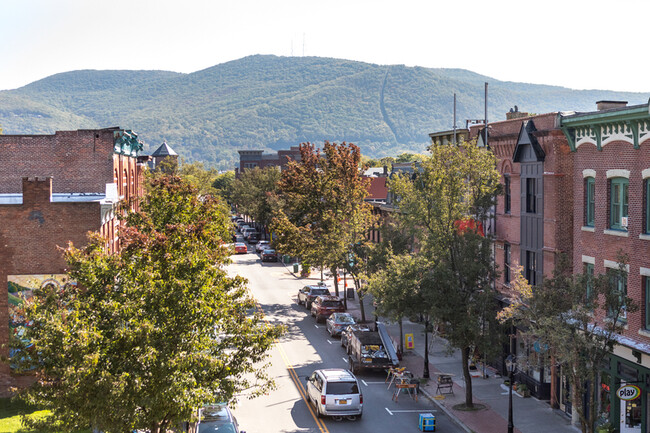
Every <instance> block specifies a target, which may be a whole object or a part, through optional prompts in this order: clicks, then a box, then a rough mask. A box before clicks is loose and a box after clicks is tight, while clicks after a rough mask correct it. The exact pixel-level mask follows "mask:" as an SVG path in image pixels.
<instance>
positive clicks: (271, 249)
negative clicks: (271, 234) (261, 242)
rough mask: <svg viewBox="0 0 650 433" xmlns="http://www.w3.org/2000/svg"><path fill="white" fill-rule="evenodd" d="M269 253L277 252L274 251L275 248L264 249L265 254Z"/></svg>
mask: <svg viewBox="0 0 650 433" xmlns="http://www.w3.org/2000/svg"><path fill="white" fill-rule="evenodd" d="M267 251H273V252H275V250H274V249H273V248H264V251H262V252H263V253H265V252H267Z"/></svg>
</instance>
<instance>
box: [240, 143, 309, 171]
mask: <svg viewBox="0 0 650 433" xmlns="http://www.w3.org/2000/svg"><path fill="white" fill-rule="evenodd" d="M238 152H239V167H238V168H236V169H235V175H236V176H239V173H241V172H242V171H243V170H245V169H247V168H248V169H250V168H255V167H259V168H264V167H268V166H273V167H280V169H281V170H282V169H283V168H285V167H286V166H287V164H288V163H289V161H300V159H301V157H300V147H299V146H291V148H290V149H289V150H278V153H276V154H265V153H264V151H262V150H239V151H238Z"/></svg>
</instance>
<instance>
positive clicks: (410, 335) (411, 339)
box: [404, 334, 415, 349]
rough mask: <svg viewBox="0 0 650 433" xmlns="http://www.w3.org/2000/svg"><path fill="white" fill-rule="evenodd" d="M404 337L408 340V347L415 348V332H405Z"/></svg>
mask: <svg viewBox="0 0 650 433" xmlns="http://www.w3.org/2000/svg"><path fill="white" fill-rule="evenodd" d="M404 339H405V340H406V348H407V349H413V346H414V345H415V344H414V342H413V334H404Z"/></svg>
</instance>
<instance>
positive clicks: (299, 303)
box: [298, 296, 302, 305]
mask: <svg viewBox="0 0 650 433" xmlns="http://www.w3.org/2000/svg"><path fill="white" fill-rule="evenodd" d="M298 305H302V301H301V300H300V296H298Z"/></svg>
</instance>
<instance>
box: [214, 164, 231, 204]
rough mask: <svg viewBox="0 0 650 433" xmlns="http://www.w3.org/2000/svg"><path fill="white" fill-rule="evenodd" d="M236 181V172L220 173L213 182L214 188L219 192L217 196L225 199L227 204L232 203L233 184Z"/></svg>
mask: <svg viewBox="0 0 650 433" xmlns="http://www.w3.org/2000/svg"><path fill="white" fill-rule="evenodd" d="M234 181H235V172H234V171H232V170H231V171H226V172H224V173H220V174H219V175H217V177H216V178H215V179H214V181H213V182H212V188H214V189H215V190H216V191H217V194H219V196H220V197H221V198H223V199H224V200H225V201H226V202H227V203H232V193H233V182H234Z"/></svg>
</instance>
